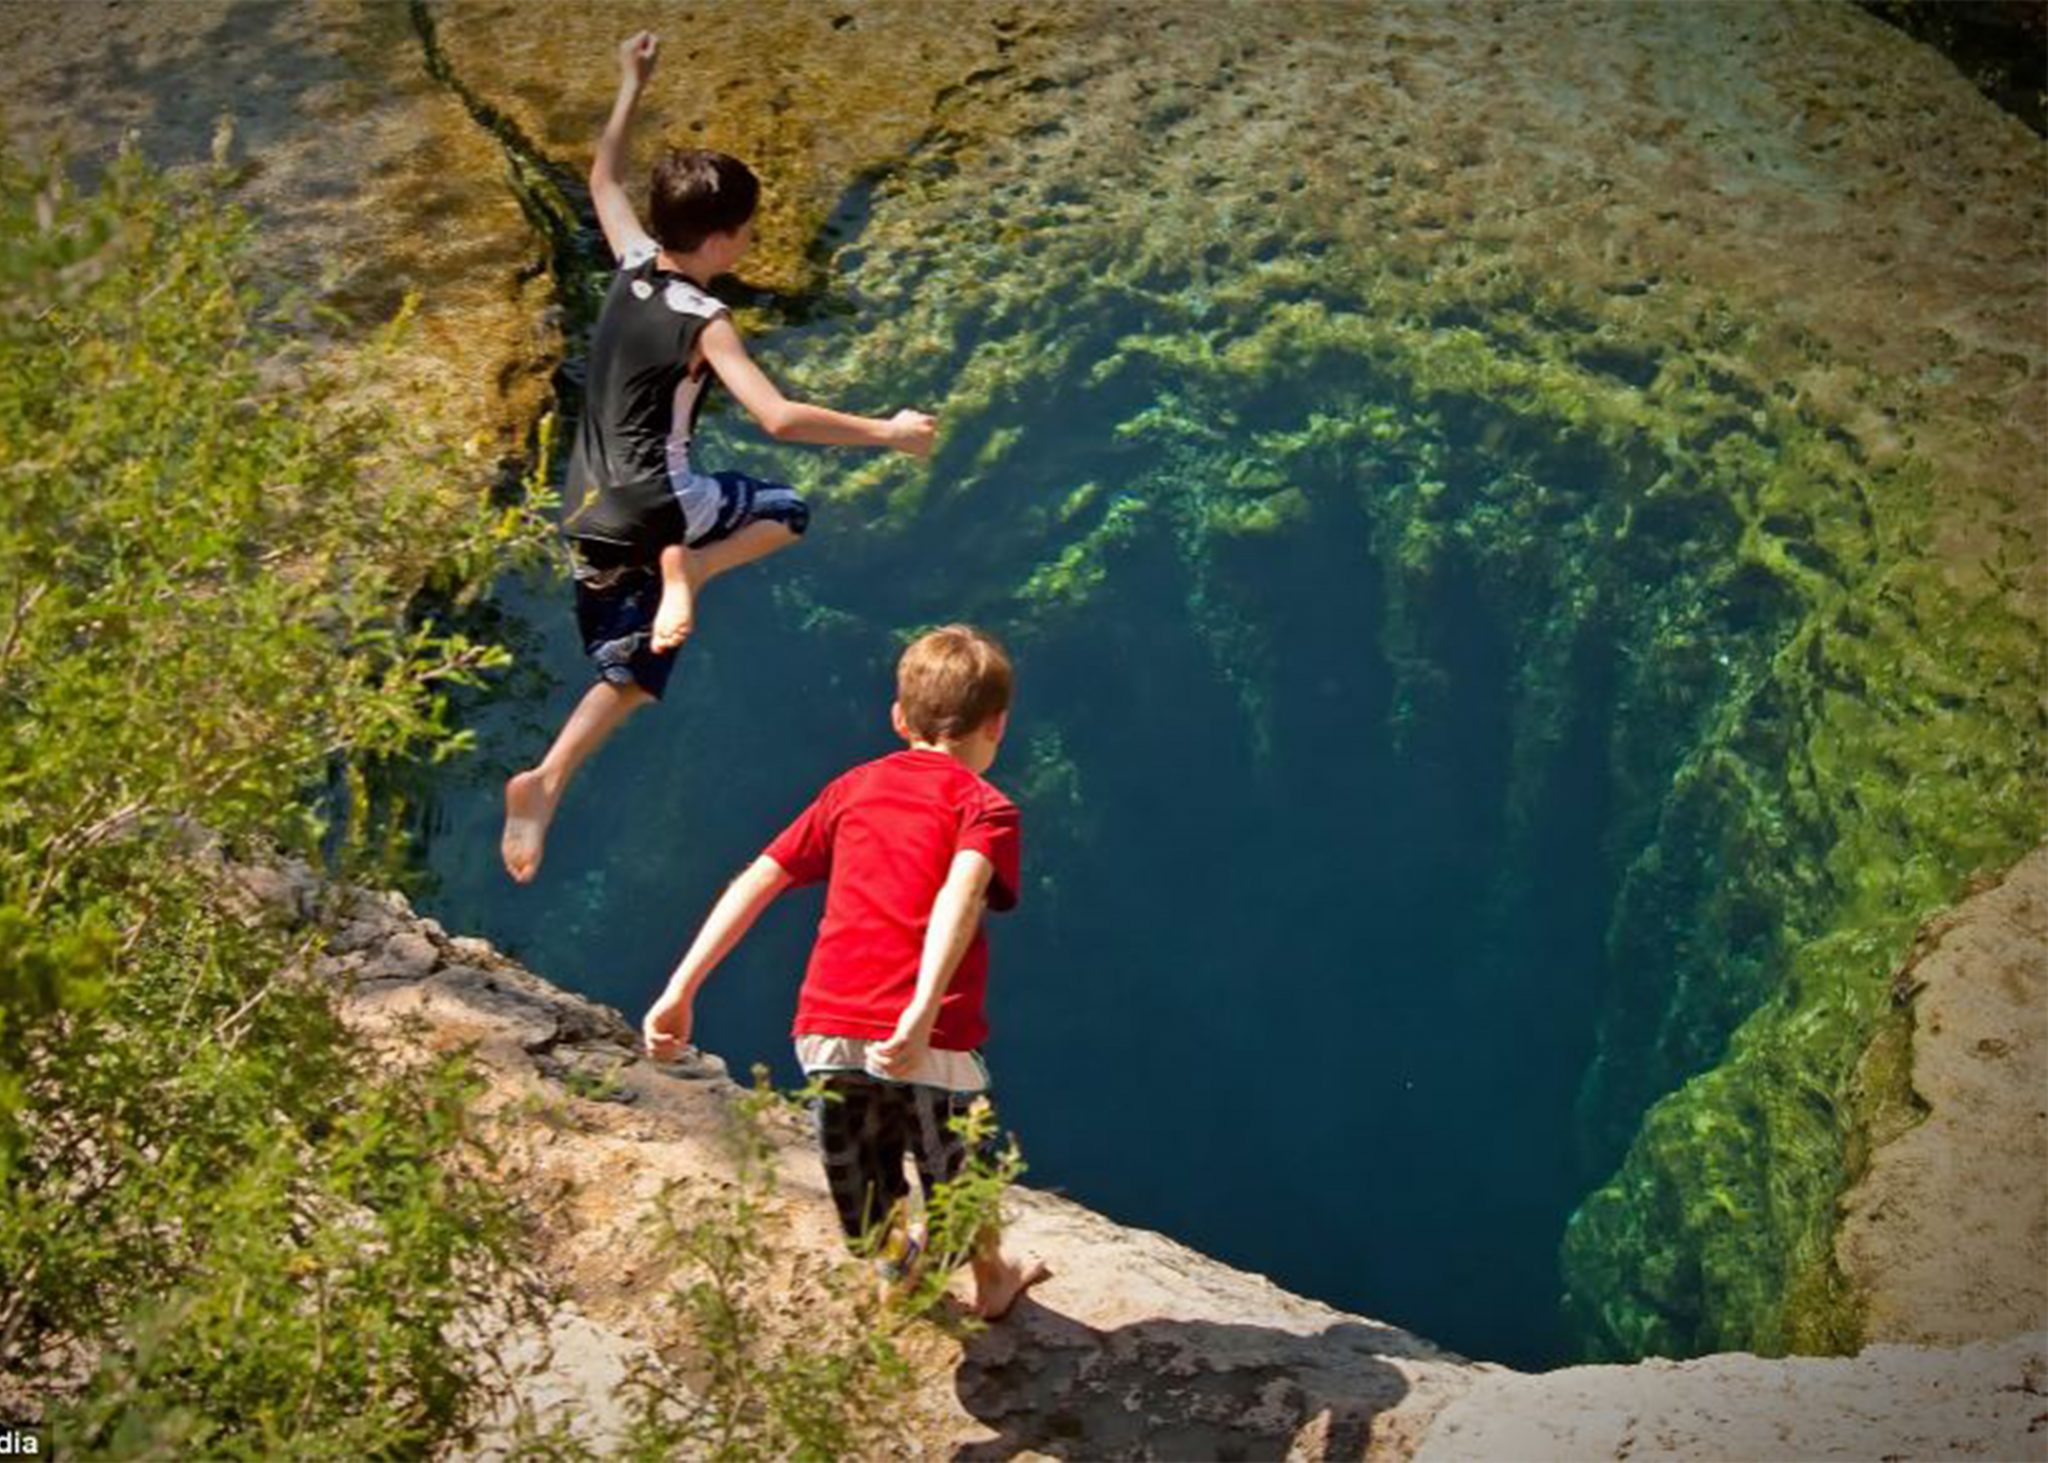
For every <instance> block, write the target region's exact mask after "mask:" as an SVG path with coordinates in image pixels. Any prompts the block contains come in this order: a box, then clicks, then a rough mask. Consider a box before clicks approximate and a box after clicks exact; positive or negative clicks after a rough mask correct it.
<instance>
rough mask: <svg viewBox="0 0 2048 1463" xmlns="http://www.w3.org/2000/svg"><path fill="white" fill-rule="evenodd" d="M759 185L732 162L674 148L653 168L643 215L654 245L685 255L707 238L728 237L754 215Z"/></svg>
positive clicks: (696, 150) (698, 150) (704, 151)
mask: <svg viewBox="0 0 2048 1463" xmlns="http://www.w3.org/2000/svg"><path fill="white" fill-rule="evenodd" d="M760 201H761V180H760V179H759V178H756V177H755V176H754V170H753V169H752V168H750V167H748V166H747V165H746V164H745V163H743V162H741V161H740V160H739V159H738V158H736V157H728V156H726V155H725V154H724V153H722V152H711V151H708V150H707V149H705V148H701V147H673V148H670V149H669V151H668V153H667V155H666V156H664V157H663V158H662V160H661V161H660V162H658V163H656V164H655V165H654V180H653V183H652V185H651V186H650V188H649V189H648V205H647V214H648V217H649V219H651V220H652V221H653V224H654V238H655V242H656V243H658V244H660V245H661V247H662V248H664V249H667V250H670V251H671V252H673V253H677V254H687V253H689V252H690V251H691V250H692V249H694V248H696V247H697V246H698V245H699V244H701V243H703V242H704V240H705V238H706V236H707V235H710V234H729V233H731V232H732V231H733V230H734V229H736V228H738V227H739V226H740V225H741V224H743V223H745V222H746V221H747V220H748V219H750V218H752V217H753V216H754V208H755V205H757V204H758V203H759V202H760Z"/></svg>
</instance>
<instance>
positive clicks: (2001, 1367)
mask: <svg viewBox="0 0 2048 1463" xmlns="http://www.w3.org/2000/svg"><path fill="white" fill-rule="evenodd" d="M2023 872H2026V873H2027V878H2026V879H2025V880H2020V879H2019V874H2017V873H2016V875H2015V879H2013V880H2008V881H2007V889H2008V892H2007V894H2006V896H2005V899H2006V901H2007V902H2006V903H1998V904H1995V905H1994V907H1996V908H1999V909H2003V910H2006V911H2007V913H2008V914H2010V913H2011V909H2010V908H2009V907H2008V906H2009V905H2011V904H2013V903H2016V902H2018V901H2019V899H2020V897H2021V894H2022V893H2023V892H2024V891H2025V890H2026V889H2027V888H2029V887H2030V883H2029V881H2030V880H2031V879H2032V878H2033V874H2032V872H2031V871H2023ZM2015 880H2018V881H2019V882H2018V884H2017V886H2016V885H2015ZM1986 897H1987V898H1988V897H1989V896H1986ZM2028 897H2031V896H2028ZM314 902H315V903H316V904H317V903H321V902H323V901H314ZM326 902H333V903H338V904H340V905H341V906H343V907H350V908H354V909H358V910H360V909H362V908H364V907H365V902H364V901H362V900H360V899H357V900H350V899H346V898H344V899H341V900H338V901H326ZM375 907H377V908H380V909H384V910H385V911H386V912H387V913H388V910H389V906H385V905H376V906H375ZM2027 907H2028V908H2031V907H2032V906H2031V905H2029V906H2027ZM1965 913H1969V911H1967V910H1966V911H1965ZM428 931H429V927H428V922H426V921H423V920H417V919H415V920H411V921H404V922H401V924H400V927H399V928H398V929H397V930H395V931H394V932H392V933H389V934H387V935H386V936H385V938H384V940H383V942H382V943H381V945H379V946H376V947H374V948H373V949H372V950H371V951H370V952H368V955H369V959H370V960H371V961H375V960H377V959H380V958H381V959H384V960H386V961H392V962H393V963H394V964H395V963H397V959H398V958H401V957H394V954H393V951H394V948H396V949H397V950H399V951H403V952H410V953H411V955H412V956H413V957H414V958H415V960H417V959H418V958H419V957H420V956H422V955H423V954H424V953H425V952H434V953H435V954H438V953H439V951H440V949H441V948H442V947H443V946H444V945H445V946H446V947H447V948H448V949H449V950H450V952H451V953H454V954H456V955H458V956H459V957H460V958H459V959H457V960H456V961H455V963H452V964H448V965H445V966H442V967H440V968H438V969H432V970H430V972H429V973H425V974H424V975H422V976H420V977H418V978H414V979H409V980H407V979H386V980H378V981H371V982H364V981H361V980H356V981H353V982H348V983H344V984H343V986H342V988H341V989H342V998H341V999H342V1009H343V1013H344V1015H345V1016H346V1017H347V1019H349V1020H350V1021H351V1022H352V1023H354V1024H356V1025H357V1026H358V1027H359V1028H360V1029H362V1030H364V1031H365V1032H366V1033H368V1034H370V1035H371V1036H372V1037H373V1038H374V1039H377V1040H389V1041H397V1042H408V1043H410V1042H424V1044H425V1045H426V1046H428V1047H429V1048H432V1049H443V1050H445V1049H451V1048H454V1047H458V1046H466V1047H471V1048H473V1050H474V1060H475V1061H476V1063H477V1069H478V1072H479V1074H480V1075H481V1076H482V1077H483V1078H484V1079H485V1082H486V1084H487V1091H486V1094H485V1095H484V1097H483V1098H482V1099H481V1102H480V1111H481V1112H482V1113H484V1114H485V1115H486V1120H487V1121H488V1122H489V1123H490V1124H492V1125H493V1129H494V1135H493V1136H494V1143H496V1144H497V1145H498V1146H500V1147H501V1148H503V1149H505V1150H507V1151H516V1152H517V1153H519V1154H520V1155H522V1157H521V1159H520V1162H519V1164H518V1166H516V1167H515V1169H514V1170H512V1171H511V1172H510V1173H508V1177H507V1181H508V1182H509V1183H511V1184H512V1185H513V1187H514V1189H515V1192H516V1193H518V1194H519V1195H520V1196H521V1197H522V1198H524V1199H525V1200H526V1201H527V1203H528V1204H529V1206H530V1208H531V1211H532V1213H533V1215H534V1223H535V1226H536V1239H535V1245H536V1252H535V1254H534V1256H533V1259H534V1261H535V1263H536V1264H537V1266H538V1267H539V1269H540V1271H541V1272H542V1273H543V1274H544V1275H545V1276H546V1277H547V1280H548V1281H549V1282H550V1283H551V1284H552V1285H553V1286H554V1287H555V1299H554V1301H553V1302H552V1303H551V1305H550V1308H549V1311H548V1313H547V1317H546V1319H545V1321H544V1323H541V1324H539V1325H537V1326H533V1327H529V1328H528V1329H527V1330H525V1331H522V1332H520V1333H519V1334H518V1335H517V1336H515V1337H513V1338H512V1339H511V1341H510V1342H509V1343H508V1344H507V1345H506V1346H505V1347H504V1348H502V1351H503V1354H504V1355H506V1356H507V1357H509V1358H510V1359H512V1361H513V1362H514V1364H515V1370H516V1371H517V1372H519V1373H520V1374H521V1375H522V1376H523V1377H524V1380H523V1381H522V1382H521V1384H520V1396H521V1397H522V1398H523V1399H524V1401H525V1403H526V1405H527V1406H528V1407H529V1408H530V1409H532V1410H533V1411H534V1412H536V1413H538V1414H540V1415H541V1416H542V1417H543V1418H544V1419H545V1418H546V1417H549V1416H552V1417H554V1418H557V1419H559V1420H563V1421H568V1422H570V1423H571V1424H572V1425H573V1427H574V1428H575V1430H576V1431H577V1432H578V1433H579V1435H581V1436H583V1437H584V1438H585V1440H586V1441H587V1442H590V1443H591V1444H592V1445H593V1446H599V1447H602V1446H603V1445H604V1444H605V1443H606V1441H607V1440H609V1439H612V1438H615V1437H616V1436H617V1435H618V1429H619V1428H620V1427H621V1426H622V1419H623V1414H622V1411H621V1409H620V1407H619V1404H618V1399H617V1398H616V1397H615V1395H614V1388H615V1387H616V1386H617V1384H618V1382H619V1381H620V1380H621V1379H622V1378H623V1377H624V1375H625V1374H626V1371H627V1369H628V1368H629V1367H630V1366H631V1365H633V1363H634V1361H635V1359H636V1358H644V1357H648V1356H652V1355H654V1354H656V1353H659V1352H661V1351H662V1350H663V1349H664V1348H665V1347H673V1346H674V1345H675V1344H676V1343H677V1341H678V1340H679V1337H678V1335H677V1333H676V1331H675V1325H676V1322H675V1319H674V1312H673V1309H672V1307H671V1306H670V1305H669V1302H668V1296H669V1280H668V1279H667V1272H666V1270H665V1268H664V1264H665V1262H664V1261H662V1260H661V1259H660V1258H659V1257H658V1256H657V1255H656V1254H655V1253H654V1252H652V1251H651V1250H650V1248H649V1245H648V1241H647V1234H646V1229H645V1221H646V1218H647V1215H648V1213H649V1206H650V1205H651V1204H652V1203H653V1202H654V1201H655V1199H656V1197H657V1196H658V1195H660V1194H661V1193H662V1192H663V1191H664V1190H665V1189H668V1188H670V1187H671V1186H676V1185H680V1186H681V1187H682V1189H683V1190H684V1191H686V1192H692V1193H698V1194H713V1193H720V1192H729V1191H730V1189H731V1185H732V1177H731V1174H732V1168H731V1162H732V1160H731V1155H730V1151H729V1150H728V1149H727V1148H726V1147H725V1146H724V1144H723V1142H722V1141H721V1137H720V1134H721V1133H722V1131H723V1129H724V1126H725V1124H726V1122H727V1121H728V1119H729V1115H730V1111H731V1107H730V1103H731V1098H732V1096H733V1094H734V1093H735V1091H736V1089H735V1088H734V1086H733V1085H732V1083H731V1082H730V1081H729V1080H727V1079H726V1078H725V1069H724V1064H723V1063H722V1062H720V1061H719V1060H718V1059H717V1058H716V1057H714V1056H711V1055H709V1054H705V1053H692V1054H690V1055H689V1056H688V1057H687V1058H686V1059H685V1060H684V1061H682V1062H676V1063H666V1064H663V1065H661V1066H659V1067H657V1066H656V1065H654V1064H653V1063H650V1062H648V1061H646V1060H644V1059H643V1058H642V1057H641V1056H640V1055H639V1051H638V1045H637V1041H636V1038H635V1035H634V1032H633V1029H632V1027H631V1026H630V1025H629V1024H628V1023H627V1021H626V1020H625V1018H624V1017H623V1016H622V1015H620V1013H618V1012H617V1011H614V1010H611V1009H610V1008H608V1007H604V1006H600V1005H597V1004H596V1003H594V1002H590V1001H587V1000H584V999H582V998H581V997H578V996H575V995H572V994H570V993H569V992H567V991H563V990H561V989H559V988H558V987H555V986H553V985H551V984H549V983H548V982H547V981H545V980H543V979H541V978H540V977H539V976H536V975H534V974H533V973H531V972H529V971H527V970H524V969H522V968H521V967H519V966H518V965H517V964H516V963H514V962H512V961H510V960H508V959H506V958H505V957H504V956H503V955H502V954H501V953H500V952H498V951H496V950H495V949H493V948H492V947H490V946H489V945H488V944H487V943H486V942H483V941H479V940H475V939H471V938H466V937H458V938H457V940H454V941H447V940H444V939H442V938H440V937H438V936H435V935H431V934H430V933H429V932H428ZM1945 944H1946V942H1945ZM351 958H354V957H351ZM1924 964H1925V962H1923V966H1924ZM1935 974H1936V975H1938V974H1939V972H1935ZM1931 989H1932V986H1931V985H1930V990H1931ZM767 1130H768V1131H769V1132H770V1133H771V1134H772V1135H773V1136H774V1138H775V1141H776V1148H777V1152H778V1155H779V1171H780V1173H781V1185H780V1188H781V1192H782V1205H783V1207H782V1209H781V1212H780V1213H779V1215H778V1219H777V1222H778V1224H779V1225H780V1226H781V1228H780V1230H779V1231H778V1232H779V1234H780V1236H781V1238H780V1241H779V1243H778V1263H779V1264H780V1265H781V1266H782V1267H783V1269H784V1271H786V1273H785V1274H784V1275H783V1278H782V1281H781V1282H780V1283H781V1284H783V1285H784V1286H785V1287H786V1288H787V1292H788V1294H789V1295H790V1296H792V1297H801V1296H802V1295H804V1294H807V1293H808V1292H807V1291H806V1287H813V1288H814V1287H815V1285H816V1276H817V1274H818V1273H819V1271H820V1270H821V1269H822V1268H823V1267H825V1266H827V1265H829V1264H831V1263H833V1262H835V1261H836V1260H837V1259H838V1258H839V1256H840V1254H841V1250H840V1247H839V1241H838V1234H837V1227H836V1225H835V1224H834V1222H833V1220H832V1217H831V1210H830V1203H829V1200H828V1198H827V1195H826V1192H825V1188H824V1184H823V1180H822V1175H821V1174H820V1172H819V1170H818V1168H817V1164H816V1158H815V1154H814V1153H813V1152H812V1149H811V1141H810V1137H809V1134H808V1132H807V1128H806V1124H805V1123H804V1122H803V1121H802V1120H801V1119H800V1118H798V1117H796V1116H795V1115H788V1116H784V1117H776V1118H772V1119H771V1120H770V1121H769V1122H768V1124H767ZM1010 1210H1011V1214H1010V1236H1011V1240H1012V1242H1013V1244H1014V1246H1015V1247H1016V1248H1017V1249H1019V1250H1021V1251H1024V1252H1026V1253H1029V1254H1034V1255H1037V1256H1040V1257H1042V1258H1044V1259H1045V1260H1046V1261H1047V1262H1048V1263H1049V1264H1050V1266H1051V1268H1052V1270H1053V1272H1054V1273H1053V1278H1052V1279H1051V1280H1049V1281H1047V1282H1046V1283H1045V1284H1044V1285H1042V1286H1041V1287H1040V1288H1039V1289H1038V1290H1037V1291H1036V1292H1034V1294H1033V1296H1032V1297H1031V1298H1028V1299H1027V1300H1026V1301H1025V1302H1023V1303H1022V1304H1021V1305H1020V1306H1019V1307H1018V1310H1017V1312H1016V1313H1015V1315H1013V1316H1012V1317H1011V1318H1010V1319H1009V1320H1007V1321H1005V1322H1004V1323H1002V1324H1000V1325H997V1326H993V1327H990V1328H988V1329H986V1330H984V1331H982V1332H980V1333H978V1334H977V1335H975V1336H973V1337H971V1338H969V1339H968V1340H966V1341H965V1342H964V1343H963V1342H952V1341H947V1342H944V1343H943V1344H939V1343H934V1344H935V1345H938V1350H937V1351H935V1352H934V1353H933V1354H931V1355H928V1356H923V1357H921V1365H922V1366H923V1367H924V1368H925V1372H924V1374H925V1375H926V1376H927V1377H928V1379H929V1380H928V1382H927V1384H926V1385H925V1387H924V1388H923V1390H921V1391H920V1392H919V1394H918V1396H917V1398H916V1399H915V1402H914V1405H913V1409H912V1415H913V1417H914V1419H915V1422H914V1430H913V1432H912V1433H911V1434H909V1435H906V1436H905V1437H904V1438H903V1439H902V1440H901V1447H902V1449H903V1452H904V1455H905V1456H911V1457H941V1456H943V1457H949V1458H955V1459H963V1460H964V1459H976V1458H1011V1457H1018V1456H1035V1457H1061V1458H1088V1459H1107V1458H1219V1457H1273V1458H1278V1457H1283V1456H1285V1457H1290V1458H1298V1459H1339V1458H1342V1459H1367V1458H1369V1459H1404V1458H1409V1457H1420V1458H1424V1459H1431V1460H1458V1459H1503V1458H1505V1459H1516V1460H1532V1463H1533V1460H1540V1459H1551V1458H1556V1459H1581V1458H1634V1459H1641V1458H1673V1459H1681V1458H1684V1459H1710V1458H1712V1459H1720V1458H1737V1457H1759V1458H1761V1457H1801V1458H1808V1457H1811V1458H1829V1457H1841V1458H1878V1457H1899V1458H1923V1457H1924V1458H1946V1457H1980V1458H1981V1457H1995V1458H2024V1457H2042V1456H2048V1432H2044V1429H2048V1334H2043V1333H2035V1334H2030V1335H2026V1336H2021V1337H2018V1338H2014V1339H2009V1340H2007V1341H2004V1342H2001V1343H1995V1344H1994V1343H1984V1344H1979V1345H1976V1346H1970V1347H1963V1348H1926V1347H1916V1346H1895V1345H1894V1346H1876V1347H1872V1348H1870V1349H1869V1350H1867V1351H1865V1352H1864V1353H1863V1354H1862V1355H1861V1356H1859V1357H1855V1358H1829V1359H1795V1360H1766V1359H1763V1358H1759V1357H1754V1356H1745V1355H1729V1356H1715V1357H1707V1358H1702V1359H1700V1360H1697V1361H1690V1362H1683V1363H1674V1362H1661V1361H1652V1362H1646V1363H1643V1364H1641V1365H1638V1366H1633V1367H1575V1368H1567V1369H1565V1370H1561V1371H1557V1372H1552V1373H1548V1374H1544V1375H1540V1376H1531V1375H1527V1374H1524V1373H1519V1372H1514V1371H1511V1370H1509V1369H1507V1368H1503V1367H1498V1366H1492V1365H1486V1364H1478V1363H1474V1362H1471V1361H1468V1360H1467V1359H1465V1358H1463V1357H1459V1356H1456V1355H1454V1354H1452V1353H1450V1352H1447V1351H1444V1350H1443V1349H1441V1348H1439V1347H1437V1346H1434V1345H1432V1344H1431V1343H1429V1342H1428V1341H1425V1340H1423V1339H1421V1338H1420V1337H1417V1336H1414V1335H1412V1334H1410V1333H1408V1332H1406V1331H1403V1330H1401V1329H1399V1328H1398V1327H1395V1326H1391V1325H1387V1324H1385V1323H1382V1322H1379V1321H1374V1320H1369V1319H1367V1318H1365V1317H1361V1316H1356V1315H1350V1314H1347V1313H1345V1312H1341V1311H1337V1310H1334V1309H1332V1308H1331V1307H1329V1306H1326V1305H1323V1304H1321V1303H1319V1302H1316V1301H1312V1300H1308V1299H1305V1298H1303V1297H1301V1296H1297V1295H1293V1294H1290V1293H1289V1292H1287V1291H1285V1290H1282V1289H1281V1288H1280V1287H1278V1286H1276V1285H1274V1284H1273V1283H1272V1282H1271V1281H1269V1280H1267V1279H1265V1278H1264V1277H1262V1276H1258V1275H1251V1274H1247V1273H1245V1272H1243V1271H1239V1270H1235V1269H1232V1268H1231V1267H1229V1266H1227V1265H1223V1264H1221V1263H1219V1262H1217V1261H1215V1260H1212V1259H1210V1258H1209V1257H1207V1256H1205V1255H1202V1254H1199V1253H1197V1252H1196V1251H1193V1250H1190V1249H1188V1248H1187V1247H1186V1246H1184V1245H1181V1244H1178V1243H1176V1242H1175V1241H1173V1240H1172V1239H1170V1238H1168V1237H1166V1236H1164V1235H1160V1234H1155V1233H1152V1232H1150V1231H1146V1230H1139V1229H1131V1228H1128V1227H1125V1226H1122V1225H1119V1224H1117V1223H1115V1222H1114V1221H1112V1220H1110V1219H1108V1218H1105V1217H1104V1216H1102V1215H1100V1214H1096V1213H1094V1212H1093V1211H1091V1210H1088V1209H1085V1208H1083V1207H1082V1206H1080V1205H1078V1204H1075V1203H1072V1202H1070V1201H1068V1200H1066V1199H1063V1198H1060V1197H1058V1196H1055V1195H1051V1194H1045V1193H1040V1192H1036V1191H1033V1190H1030V1189H1023V1188H1019V1189H1017V1190H1015V1191H1014V1192H1013V1194H1012V1201H1011V1205H1010ZM512 1446H513V1431H512V1418H511V1416H510V1414H509V1413H508V1414H507V1415H505V1416H501V1417H499V1418H496V1419H494V1420H493V1421H492V1423H491V1424H490V1425H489V1426H487V1427H486V1428H485V1429H484V1432H483V1434H482V1436H481V1437H480V1439H479V1442H478V1444H477V1447H476V1450H475V1454H476V1456H481V1457H500V1456H505V1455H507V1454H508V1453H509V1452H510V1451H511V1449H512Z"/></svg>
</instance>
